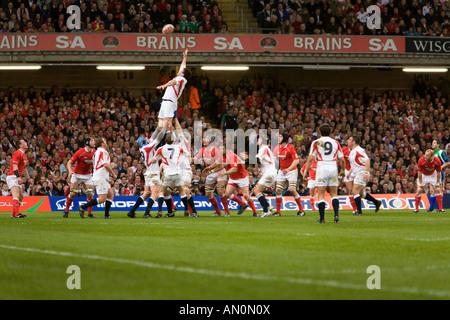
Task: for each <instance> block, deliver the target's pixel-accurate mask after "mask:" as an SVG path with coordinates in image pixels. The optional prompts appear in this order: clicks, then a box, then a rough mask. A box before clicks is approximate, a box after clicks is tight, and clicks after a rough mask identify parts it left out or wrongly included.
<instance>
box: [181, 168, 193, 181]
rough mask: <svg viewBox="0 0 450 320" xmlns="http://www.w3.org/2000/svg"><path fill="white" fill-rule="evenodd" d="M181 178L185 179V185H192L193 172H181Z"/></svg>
mask: <svg viewBox="0 0 450 320" xmlns="http://www.w3.org/2000/svg"><path fill="white" fill-rule="evenodd" d="M181 178H182V179H183V182H184V183H189V184H190V183H191V181H192V170H191V169H188V170H183V169H182V170H181Z"/></svg>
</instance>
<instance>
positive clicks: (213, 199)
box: [209, 196, 222, 214]
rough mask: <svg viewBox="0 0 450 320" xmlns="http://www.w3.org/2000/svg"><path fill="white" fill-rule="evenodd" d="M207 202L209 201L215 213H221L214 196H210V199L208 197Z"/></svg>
mask: <svg viewBox="0 0 450 320" xmlns="http://www.w3.org/2000/svg"><path fill="white" fill-rule="evenodd" d="M209 202H211V204H212V206H213V207H214V210H216V213H217V214H222V212H221V211H220V208H219V203H218V202H217V199H216V197H215V196H212V197H211V199H209Z"/></svg>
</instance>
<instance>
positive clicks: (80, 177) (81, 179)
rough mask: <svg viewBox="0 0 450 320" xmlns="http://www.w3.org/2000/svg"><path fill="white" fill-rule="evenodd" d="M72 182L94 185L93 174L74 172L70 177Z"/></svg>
mask: <svg viewBox="0 0 450 320" xmlns="http://www.w3.org/2000/svg"><path fill="white" fill-rule="evenodd" d="M70 183H76V184H82V183H84V184H85V185H88V186H92V185H94V184H93V182H92V174H78V173H72V176H71V177H70Z"/></svg>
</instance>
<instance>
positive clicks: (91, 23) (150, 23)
mask: <svg viewBox="0 0 450 320" xmlns="http://www.w3.org/2000/svg"><path fill="white" fill-rule="evenodd" d="M71 4H74V5H77V6H79V7H80V10H81V27H80V28H79V29H77V30H75V29H74V30H73V31H71V30H69V29H68V28H67V26H66V25H65V23H64V21H66V20H67V18H68V17H69V16H70V15H69V14H67V7H68V6H69V5H71ZM0 23H1V26H2V27H1V29H0V33H8V32H16V33H17V32H104V33H109V32H144V33H153V32H160V31H161V29H162V28H163V26H164V25H166V24H169V23H170V24H173V25H174V26H175V32H184V33H189V32H192V33H219V32H220V33H224V32H228V31H227V23H226V22H225V21H224V19H223V16H222V12H221V11H220V9H219V4H218V3H217V2H215V1H210V0H206V1H199V0H191V1H186V0H184V1H174V0H161V1H153V0H146V1H144V0H140V1H121V0H111V1H109V3H108V1H91V0H89V1H78V0H76V1H73V2H71V1H57V0H54V1H24V2H22V1H17V0H15V1H2V2H1V4H0Z"/></svg>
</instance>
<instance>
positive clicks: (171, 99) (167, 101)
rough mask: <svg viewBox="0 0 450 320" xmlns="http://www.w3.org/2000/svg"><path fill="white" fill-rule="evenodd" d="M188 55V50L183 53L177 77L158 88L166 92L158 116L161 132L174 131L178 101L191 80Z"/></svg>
mask: <svg viewBox="0 0 450 320" xmlns="http://www.w3.org/2000/svg"><path fill="white" fill-rule="evenodd" d="M187 54H188V50H187V49H186V50H185V51H184V53H183V61H182V62H181V65H180V69H179V71H178V73H177V76H176V77H175V78H173V79H172V80H169V81H168V82H167V83H165V84H163V85H160V86H158V87H156V89H158V90H165V91H164V95H163V97H162V102H161V108H160V109H159V114H158V118H159V121H158V129H159V130H162V128H166V130H167V131H172V130H173V124H172V119H173V118H174V117H175V116H176V112H177V107H178V99H179V98H180V97H181V95H182V94H183V90H184V88H185V87H186V83H187V82H188V81H189V79H190V78H191V72H190V71H189V70H188V69H186V60H187Z"/></svg>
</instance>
